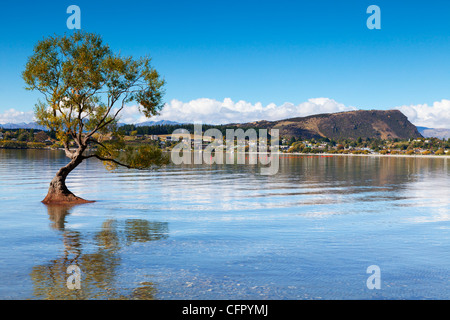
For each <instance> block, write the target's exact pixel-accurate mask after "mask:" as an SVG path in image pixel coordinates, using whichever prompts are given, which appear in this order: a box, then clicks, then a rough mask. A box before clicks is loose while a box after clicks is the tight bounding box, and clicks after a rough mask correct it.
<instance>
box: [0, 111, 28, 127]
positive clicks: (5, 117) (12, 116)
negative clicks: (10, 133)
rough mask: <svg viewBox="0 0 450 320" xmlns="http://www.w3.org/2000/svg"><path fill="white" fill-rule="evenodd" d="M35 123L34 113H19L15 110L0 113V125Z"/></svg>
mask: <svg viewBox="0 0 450 320" xmlns="http://www.w3.org/2000/svg"><path fill="white" fill-rule="evenodd" d="M33 121H34V112H33V111H26V112H24V111H18V110H15V109H9V110H6V111H5V112H3V113H0V124H6V123H22V122H25V123H30V122H33Z"/></svg>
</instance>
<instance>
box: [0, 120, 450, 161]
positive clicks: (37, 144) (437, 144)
mask: <svg viewBox="0 0 450 320" xmlns="http://www.w3.org/2000/svg"><path fill="white" fill-rule="evenodd" d="M172 127H175V126H173V125H163V126H157V127H156V128H155V127H148V128H147V127H141V128H139V130H132V129H136V128H135V127H133V126H131V127H127V126H124V128H123V129H122V130H123V131H122V134H123V136H124V140H125V142H126V145H130V146H135V147H136V146H146V145H150V146H156V147H158V148H160V149H161V150H162V151H166V152H167V151H171V150H172V148H173V147H174V146H175V145H177V144H178V143H179V141H174V140H172V139H171V136H172V131H173V130H172V129H174V128H172ZM150 131H151V132H150ZM148 133H151V134H148ZM193 138H194V137H193V136H192V135H191V139H192V140H193ZM103 139H106V140H108V139H109V138H108V137H103ZM202 139H203V147H205V146H206V145H207V144H209V143H211V142H212V141H213V140H212V139H211V137H206V136H203V138H202ZM224 141H225V140H224ZM240 146H241V147H242V146H243V145H242V144H241V145H240ZM236 147H237V146H236ZM243 147H244V150H245V153H246V154H251V153H254V152H253V151H254V150H250V146H249V141H248V140H246V141H245V145H244V146H243ZM267 147H268V148H270V144H269V145H267ZM0 149H46V150H62V151H64V150H65V148H64V146H63V145H61V144H60V143H59V142H58V141H57V139H56V137H55V135H54V133H52V132H49V131H35V130H33V129H11V130H5V129H1V128H0ZM89 149H91V148H89ZM95 150H96V149H95V148H92V149H91V151H95ZM269 150H270V149H269ZM279 150H280V151H279V152H278V153H279V155H282V156H286V155H288V156H289V155H292V156H305V155H306V156H314V155H315V156H334V155H337V156H340V155H348V156H377V157H386V156H388V157H394V156H395V157H421V158H425V157H426V158H447V157H449V156H450V139H447V140H446V139H442V140H441V139H438V138H415V139H408V140H399V139H389V140H381V139H370V138H366V139H362V138H358V139H331V140H330V139H327V138H322V139H308V140H307V139H301V138H295V137H280V139H279ZM224 151H225V150H224ZM249 151H251V152H249ZM257 153H258V154H264V153H267V152H257Z"/></svg>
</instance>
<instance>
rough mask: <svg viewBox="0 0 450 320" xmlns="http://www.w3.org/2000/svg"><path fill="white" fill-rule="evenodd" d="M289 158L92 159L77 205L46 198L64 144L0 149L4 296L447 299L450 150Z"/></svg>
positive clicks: (77, 183)
mask: <svg viewBox="0 0 450 320" xmlns="http://www.w3.org/2000/svg"><path fill="white" fill-rule="evenodd" d="M280 162H281V163H280V170H279V173H278V174H276V175H273V176H262V175H260V174H259V168H258V167H256V166H250V165H190V166H189V165H183V166H179V165H177V166H176V165H171V166H168V167H165V168H163V169H160V170H157V171H148V172H147V171H145V172H143V171H135V170H127V169H123V170H122V169H120V170H118V171H114V172H109V171H107V170H106V169H105V168H104V167H103V165H102V164H101V163H100V162H97V161H95V160H91V161H88V162H85V163H83V164H82V165H81V166H80V167H79V168H77V169H76V171H74V172H73V173H72V174H71V175H70V176H69V180H68V186H69V189H71V191H73V192H74V193H75V194H76V195H78V196H81V197H83V198H85V199H89V200H98V201H97V202H95V203H92V204H86V205H80V206H75V207H72V208H68V207H47V206H45V205H43V204H42V203H40V201H41V200H42V199H43V198H44V197H45V195H46V192H47V188H48V184H49V182H50V180H51V179H52V177H53V176H54V174H55V172H56V171H57V170H58V169H59V167H61V166H63V165H65V164H66V163H67V159H66V158H64V154H63V153H62V152H59V151H38V150H0V181H1V184H0V200H1V202H0V221H1V224H0V299H167V300H168V299H449V298H450V268H449V266H450V209H449V207H450V198H449V194H450V160H448V159H426V158H422V159H416V158H394V157H392V158H376V157H346V156H336V157H321V156H314V157H313V156H309V157H308V156H303V157H302V156H296V157H293V156H290V157H286V158H282V159H280ZM70 265H77V266H78V267H79V268H80V270H81V290H69V289H68V288H67V285H66V280H67V277H68V276H69V275H68V274H67V273H66V272H67V268H68V267H69V266H70ZM371 265H377V266H379V268H380V272H381V288H380V289H379V290H377V289H374V290H369V289H368V287H367V285H366V281H367V279H368V277H369V276H370V275H371V274H368V273H367V272H366V271H367V268H368V267H369V266H371Z"/></svg>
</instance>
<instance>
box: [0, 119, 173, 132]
mask: <svg viewBox="0 0 450 320" xmlns="http://www.w3.org/2000/svg"><path fill="white" fill-rule="evenodd" d="M126 124H127V123H119V124H118V125H119V127H121V126H124V125H126ZM164 124H172V125H176V124H179V123H178V122H175V121H169V120H160V121H146V122H142V123H138V124H136V126H137V127H145V126H149V127H151V126H157V125H164ZM0 128H3V129H34V130H46V128H45V127H44V126H40V125H38V124H37V123H36V122H30V123H25V122H21V123H5V124H0Z"/></svg>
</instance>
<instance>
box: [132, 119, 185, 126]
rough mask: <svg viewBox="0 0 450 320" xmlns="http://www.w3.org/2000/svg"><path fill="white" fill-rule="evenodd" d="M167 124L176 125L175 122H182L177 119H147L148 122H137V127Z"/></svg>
mask: <svg viewBox="0 0 450 320" xmlns="http://www.w3.org/2000/svg"><path fill="white" fill-rule="evenodd" d="M165 124H169V125H175V124H180V123H179V122H175V121H169V120H159V121H146V122H141V123H137V124H136V127H152V126H159V125H165Z"/></svg>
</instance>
